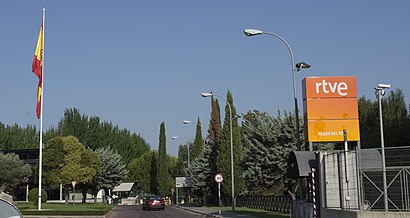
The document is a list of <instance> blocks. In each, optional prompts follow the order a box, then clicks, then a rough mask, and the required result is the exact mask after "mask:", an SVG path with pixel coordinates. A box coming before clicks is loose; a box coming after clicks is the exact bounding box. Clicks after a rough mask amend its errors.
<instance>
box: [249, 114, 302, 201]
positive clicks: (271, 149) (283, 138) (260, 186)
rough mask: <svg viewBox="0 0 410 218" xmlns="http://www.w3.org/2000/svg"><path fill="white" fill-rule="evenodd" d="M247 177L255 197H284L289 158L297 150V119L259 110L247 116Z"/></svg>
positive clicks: (290, 115)
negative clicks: (295, 126)
mask: <svg viewBox="0 0 410 218" xmlns="http://www.w3.org/2000/svg"><path fill="white" fill-rule="evenodd" d="M242 126H243V129H242V132H243V140H244V148H245V155H244V158H243V161H242V164H243V166H244V173H243V177H244V179H245V180H246V181H247V182H246V191H247V192H249V193H251V194H257V195H267V194H282V192H283V179H284V177H285V172H286V164H287V158H288V155H289V153H290V152H291V151H293V150H296V137H295V128H294V117H293V116H292V114H291V113H287V112H286V111H285V115H284V116H283V117H282V116H281V115H280V113H279V115H278V116H277V117H273V116H270V115H269V114H267V113H261V112H259V111H257V110H254V111H249V112H248V113H247V114H246V115H244V123H243V124H242Z"/></svg>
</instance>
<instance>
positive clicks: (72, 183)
mask: <svg viewBox="0 0 410 218" xmlns="http://www.w3.org/2000/svg"><path fill="white" fill-rule="evenodd" d="M76 183H77V181H74V180H73V181H71V185H72V186H73V207H74V201H75V184H76Z"/></svg>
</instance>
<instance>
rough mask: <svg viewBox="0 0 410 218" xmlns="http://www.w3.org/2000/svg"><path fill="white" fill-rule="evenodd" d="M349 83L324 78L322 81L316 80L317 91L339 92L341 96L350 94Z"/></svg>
mask: <svg viewBox="0 0 410 218" xmlns="http://www.w3.org/2000/svg"><path fill="white" fill-rule="evenodd" d="M348 89H349V87H348V85H347V83H346V82H334V83H331V82H326V80H322V81H321V82H316V93H317V94H319V93H320V92H323V93H325V94H328V93H337V94H339V95H340V96H346V95H347V94H348Z"/></svg>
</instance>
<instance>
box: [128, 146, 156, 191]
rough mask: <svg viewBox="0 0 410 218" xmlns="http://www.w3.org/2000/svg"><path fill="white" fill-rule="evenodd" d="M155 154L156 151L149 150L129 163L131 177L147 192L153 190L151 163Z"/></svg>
mask: <svg viewBox="0 0 410 218" xmlns="http://www.w3.org/2000/svg"><path fill="white" fill-rule="evenodd" d="M154 155H155V153H154V152H147V153H145V154H143V155H142V156H141V157H139V158H137V159H134V160H133V161H131V162H130V163H129V164H128V171H129V178H130V179H131V180H132V181H134V182H136V183H137V186H138V187H139V188H140V189H142V190H143V191H144V192H145V193H150V192H151V189H150V184H151V163H152V157H153V156H154ZM155 178H156V176H155Z"/></svg>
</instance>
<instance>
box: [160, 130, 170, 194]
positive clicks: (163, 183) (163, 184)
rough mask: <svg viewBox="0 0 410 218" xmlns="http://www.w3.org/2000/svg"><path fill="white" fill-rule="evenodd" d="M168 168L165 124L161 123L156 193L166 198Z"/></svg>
mask: <svg viewBox="0 0 410 218" xmlns="http://www.w3.org/2000/svg"><path fill="white" fill-rule="evenodd" d="M167 184H168V166H167V148H166V137H165V124H164V122H162V123H161V126H160V132H159V147H158V192H159V194H160V195H161V196H168V185H167Z"/></svg>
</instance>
